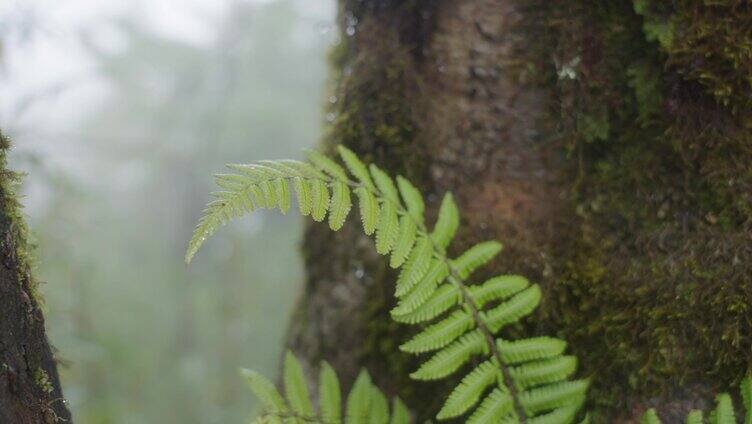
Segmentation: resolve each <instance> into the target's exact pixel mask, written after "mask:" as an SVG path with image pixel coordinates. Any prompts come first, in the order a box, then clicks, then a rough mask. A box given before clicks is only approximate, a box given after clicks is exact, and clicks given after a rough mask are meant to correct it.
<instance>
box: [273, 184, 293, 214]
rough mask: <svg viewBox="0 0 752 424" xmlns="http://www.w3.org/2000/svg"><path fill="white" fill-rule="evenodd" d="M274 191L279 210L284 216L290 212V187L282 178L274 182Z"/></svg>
mask: <svg viewBox="0 0 752 424" xmlns="http://www.w3.org/2000/svg"><path fill="white" fill-rule="evenodd" d="M274 190H275V191H276V194H277V204H278V205H279V210H280V211H281V212H282V213H283V214H286V213H287V211H288V210H290V185H289V184H288V183H287V180H286V179H284V178H278V179H276V180H275V182H274Z"/></svg>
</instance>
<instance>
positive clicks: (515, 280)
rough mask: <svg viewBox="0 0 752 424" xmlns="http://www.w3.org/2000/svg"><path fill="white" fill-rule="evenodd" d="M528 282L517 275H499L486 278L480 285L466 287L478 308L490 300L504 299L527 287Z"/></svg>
mask: <svg viewBox="0 0 752 424" xmlns="http://www.w3.org/2000/svg"><path fill="white" fill-rule="evenodd" d="M529 286H530V282H529V281H527V278H525V277H520V276H519V275H499V276H497V277H493V278H491V279H489V280H486V282H484V283H483V284H481V285H478V286H471V287H469V288H468V291H469V292H470V296H472V298H473V299H474V300H475V303H476V304H477V305H478V307H479V308H482V307H483V306H485V305H486V304H488V303H490V302H494V301H497V300H504V299H507V298H509V297H510V296H512V295H515V294H517V293H519V292H521V291H522V290H524V289H526V288H528V287H529Z"/></svg>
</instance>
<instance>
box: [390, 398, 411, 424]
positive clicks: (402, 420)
mask: <svg viewBox="0 0 752 424" xmlns="http://www.w3.org/2000/svg"><path fill="white" fill-rule="evenodd" d="M409 423H410V411H408V410H407V407H406V406H405V404H404V403H402V400H400V398H398V397H395V398H394V400H392V419H391V420H390V421H389V424H409Z"/></svg>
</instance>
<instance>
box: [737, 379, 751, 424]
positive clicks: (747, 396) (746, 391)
mask: <svg viewBox="0 0 752 424" xmlns="http://www.w3.org/2000/svg"><path fill="white" fill-rule="evenodd" d="M739 390H740V391H741V392H742V403H743V404H744V412H745V413H746V414H747V415H745V418H744V424H752V377H745V378H744V379H743V380H742V384H740V385H739Z"/></svg>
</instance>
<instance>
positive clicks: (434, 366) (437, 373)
mask: <svg viewBox="0 0 752 424" xmlns="http://www.w3.org/2000/svg"><path fill="white" fill-rule="evenodd" d="M484 342H485V340H483V334H482V333H481V332H480V331H477V330H476V331H473V332H470V333H467V334H465V335H464V336H462V337H461V338H460V339H459V340H457V341H455V342H454V343H452V344H450V345H449V346H447V347H445V348H444V349H442V350H440V351H438V352H436V354H435V355H434V356H432V357H431V359H429V360H427V361H426V362H424V363H423V364H422V365H421V366H420V368H418V370H417V371H415V372H414V373H412V374H410V377H412V378H414V379H416V380H438V379H440V378H444V377H446V376H448V375H450V374H452V373H454V372H455V371H457V369H459V368H460V367H461V366H463V365H465V363H467V361H469V360H470V358H471V357H472V356H473V355H476V354H480V353H484V351H486V350H487V346H486V344H485V343H484Z"/></svg>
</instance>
